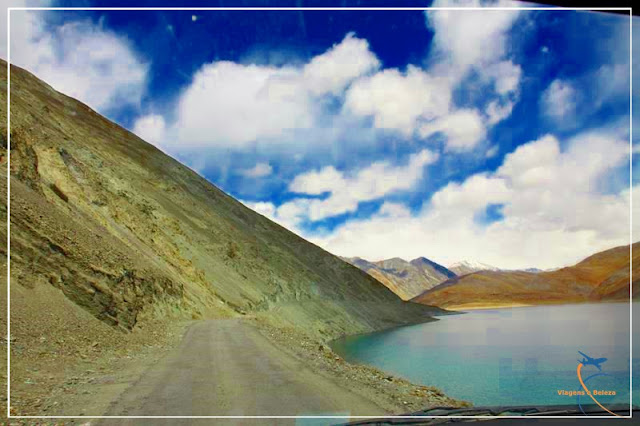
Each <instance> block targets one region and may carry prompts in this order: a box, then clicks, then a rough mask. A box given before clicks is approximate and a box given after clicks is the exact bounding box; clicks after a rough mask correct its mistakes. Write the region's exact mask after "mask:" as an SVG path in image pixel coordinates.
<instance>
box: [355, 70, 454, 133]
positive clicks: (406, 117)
mask: <svg viewBox="0 0 640 426" xmlns="http://www.w3.org/2000/svg"><path fill="white" fill-rule="evenodd" d="M450 102H451V87H450V85H449V82H448V80H447V79H446V78H443V77H434V76H432V75H430V74H428V73H427V72H425V71H423V70H422V69H420V68H417V67H414V66H409V67H408V68H407V71H406V72H405V73H401V72H400V71H398V70H397V69H386V70H383V71H381V72H378V73H377V74H375V75H373V76H370V77H366V78H362V79H359V80H358V81H356V82H355V83H354V84H353V85H352V86H351V87H350V88H349V90H348V91H347V94H346V99H345V104H344V108H345V110H346V111H348V112H350V113H352V114H356V115H360V116H372V117H373V120H374V125H375V127H377V128H383V129H394V130H399V131H400V132H402V133H403V134H405V135H407V136H409V135H411V134H412V133H413V132H414V130H415V129H416V126H417V125H418V123H419V122H420V121H423V120H431V119H434V118H437V117H440V116H443V115H445V114H446V113H447V112H448V111H449V104H450Z"/></svg>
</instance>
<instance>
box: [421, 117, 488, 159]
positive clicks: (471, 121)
mask: <svg viewBox="0 0 640 426" xmlns="http://www.w3.org/2000/svg"><path fill="white" fill-rule="evenodd" d="M434 133H443V134H444V135H446V136H447V148H448V149H450V150H455V151H465V150H469V149H472V148H473V147H475V146H476V145H477V144H478V143H479V142H481V141H482V140H483V139H484V138H485V136H486V128H485V125H484V123H483V121H482V117H481V116H480V114H479V113H478V112H477V111H475V110H470V109H462V110H458V111H456V112H453V113H451V114H449V115H447V116H445V117H442V118H439V119H437V120H434V121H432V122H430V123H426V124H424V125H423V126H422V127H421V128H420V135H421V136H422V137H428V136H430V135H432V134H434Z"/></svg>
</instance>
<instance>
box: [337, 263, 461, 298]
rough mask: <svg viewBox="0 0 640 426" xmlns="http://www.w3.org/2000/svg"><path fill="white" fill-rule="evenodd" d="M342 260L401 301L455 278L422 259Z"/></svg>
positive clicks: (450, 272) (439, 267)
mask: <svg viewBox="0 0 640 426" xmlns="http://www.w3.org/2000/svg"><path fill="white" fill-rule="evenodd" d="M343 259H344V260H346V261H347V262H349V263H351V264H352V265H354V266H357V267H358V268H360V269H362V270H363V271H365V272H367V273H368V274H369V275H371V276H372V277H374V278H375V279H377V280H378V281H380V282H381V283H383V284H384V285H385V286H387V288H389V289H390V290H391V291H393V292H394V293H395V294H397V295H398V296H399V297H400V298H402V300H409V299H411V298H413V297H415V296H416V295H418V294H420V293H422V292H423V291H425V290H427V289H429V288H432V287H434V286H436V285H438V284H440V283H441V282H443V281H445V280H447V279H449V278H452V277H455V276H456V274H454V273H453V272H452V271H450V270H449V269H447V268H445V267H444V266H442V265H439V264H437V263H435V262H432V261H431V260H429V259H427V258H424V257H419V258H417V259H413V260H412V261H410V262H407V261H406V260H404V259H400V258H398V257H395V258H393V259H387V260H381V261H378V262H369V261H367V260H364V259H361V258H359V257H352V258H343Z"/></svg>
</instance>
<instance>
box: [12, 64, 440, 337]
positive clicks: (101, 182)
mask: <svg viewBox="0 0 640 426" xmlns="http://www.w3.org/2000/svg"><path fill="white" fill-rule="evenodd" d="M6 78H7V76H6V63H4V62H1V63H0V80H1V81H0V86H2V91H1V92H0V94H1V98H2V99H0V109H1V110H0V113H1V114H6V110H5V108H6V89H5V88H6ZM0 134H2V135H3V139H4V135H6V129H4V128H3V129H0ZM3 141H4V140H3ZM4 142H5V144H6V141H4ZM10 160H11V169H10V172H11V180H10V185H11V274H12V285H14V284H15V285H19V286H23V287H24V288H25V289H29V288H34V287H35V286H54V287H56V288H58V289H60V290H62V292H63V293H64V295H65V296H66V297H67V298H68V299H70V300H71V301H73V302H74V303H76V304H77V305H79V306H81V307H82V308H83V309H84V310H86V311H88V312H90V313H91V314H92V315H93V316H95V317H96V318H98V319H100V320H102V321H104V322H106V323H108V324H110V325H112V326H115V327H117V328H120V329H122V330H132V329H133V328H134V327H136V325H137V324H138V323H139V322H141V321H144V320H145V319H170V318H185V317H186V318H201V317H210V318H213V317H229V316H238V315H242V314H245V313H251V314H252V315H255V316H258V317H264V318H267V319H269V320H271V321H273V322H275V323H277V324H279V325H285V326H287V325H289V326H295V327H298V328H300V329H303V330H305V332H308V333H311V334H313V335H316V336H318V337H321V338H323V339H329V338H333V337H337V336H339V335H342V334H347V333H360V332H367V331H372V330H376V329H380V328H384V327H390V326H395V325H399V324H405V323H412V322H418V321H422V320H428V319H429V318H430V316H429V314H430V313H431V312H434V311H435V309H432V308H427V307H424V306H421V305H418V304H413V303H404V302H402V301H401V300H400V299H398V298H397V297H396V296H395V295H394V294H393V293H392V292H391V291H389V290H388V289H387V288H385V287H384V286H383V285H381V284H380V283H379V282H378V281H376V280H375V279H373V278H372V277H370V276H369V275H367V274H365V273H363V272H362V271H360V270H358V269H357V268H355V267H353V266H351V265H348V264H347V263H345V262H343V261H341V260H340V259H338V258H337V257H335V256H333V255H331V254H329V253H327V252H326V251H324V250H322V249H321V248H319V247H317V246H315V245H313V244H311V243H309V242H307V241H305V240H304V239H302V238H300V237H298V236H297V235H295V234H293V233H291V232H289V231H288V230H286V229H284V228H283V227H281V226H279V225H277V224H275V223H273V222H271V221H270V220H268V219H267V218H265V217H263V216H261V215H259V214H257V213H255V212H253V211H252V210H250V209H248V208H247V207H245V206H244V205H242V204H241V203H239V202H238V201H236V200H235V199H233V198H232V197H230V196H228V195H227V194H225V193H224V192H222V191H220V190H219V189H218V188H216V187H215V186H213V185H211V184H210V183H209V182H207V181H206V180H205V179H203V178H202V177H200V176H199V175H198V174H196V173H195V172H193V171H192V170H190V169H189V168H187V167H185V166H183V165H181V164H180V163H178V162H177V161H175V160H174V159H172V158H170V157H168V156H166V155H165V154H163V153H162V152H161V151H159V150H158V149H156V148H155V147H153V146H152V145H150V144H147V143H146V142H144V141H142V140H141V139H140V138H138V137H137V136H135V135H133V134H132V133H130V132H128V131H127V130H125V129H123V128H121V127H119V126H117V125H116V124H114V123H112V122H110V121H108V120H107V119H105V118H104V117H102V116H100V115H99V114H97V113H96V112H94V111H92V110H91V109H90V108H89V107H87V106H86V105H84V104H82V103H80V102H78V101H76V100H74V99H71V98H69V97H67V96H64V95H62V94H60V93H58V92H56V91H55V90H53V89H52V88H51V87H49V86H48V85H46V84H45V83H43V82H41V81H39V80H38V79H37V78H35V77H34V76H32V75H31V74H29V73H28V72H26V71H24V70H22V69H20V68H17V67H12V71H11V159H10Z"/></svg>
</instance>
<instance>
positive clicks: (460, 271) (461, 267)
mask: <svg viewBox="0 0 640 426" xmlns="http://www.w3.org/2000/svg"><path fill="white" fill-rule="evenodd" d="M448 268H449V270H450V271H453V272H455V274H456V275H466V274H471V273H473V272H478V271H499V270H500V268H496V267H495V266H491V265H487V264H486V263H480V262H471V261H466V260H463V261H460V262H456V263H453V264H451V265H449V266H448Z"/></svg>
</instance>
